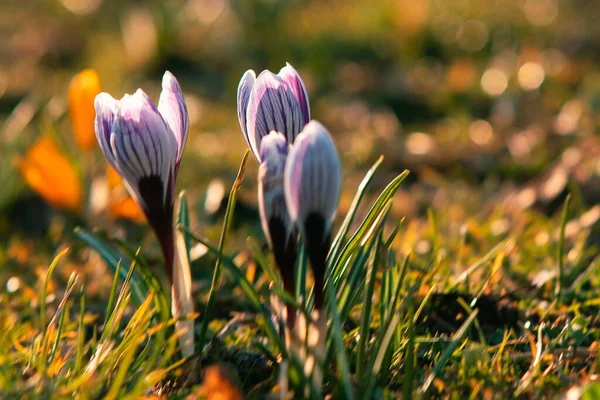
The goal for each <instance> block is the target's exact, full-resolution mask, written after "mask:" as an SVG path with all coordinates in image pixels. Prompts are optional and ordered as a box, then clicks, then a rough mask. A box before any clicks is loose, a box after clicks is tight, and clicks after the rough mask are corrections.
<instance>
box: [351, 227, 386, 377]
mask: <svg viewBox="0 0 600 400" xmlns="http://www.w3.org/2000/svg"><path fill="white" fill-rule="evenodd" d="M380 247H381V233H378V234H377V238H376V239H375V252H374V254H373V257H372V261H371V262H370V263H369V265H368V267H367V276H366V282H365V285H366V288H367V290H365V292H364V293H365V295H364V298H363V305H362V315H361V323H360V330H359V340H358V350H357V352H356V376H357V377H358V379H359V380H362V379H363V367H364V358H365V350H366V348H367V342H368V341H369V340H370V338H371V329H370V325H371V315H372V302H373V292H374V291H375V281H376V280H377V279H376V277H377V269H378V267H379V264H380V259H381V249H380Z"/></svg>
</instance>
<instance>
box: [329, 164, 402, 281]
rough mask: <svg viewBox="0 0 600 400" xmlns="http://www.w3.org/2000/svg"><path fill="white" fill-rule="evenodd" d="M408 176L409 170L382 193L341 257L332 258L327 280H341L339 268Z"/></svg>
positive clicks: (395, 179)
mask: <svg viewBox="0 0 600 400" xmlns="http://www.w3.org/2000/svg"><path fill="white" fill-rule="evenodd" d="M407 176H408V170H404V172H402V173H401V174H400V175H398V176H397V177H396V178H394V179H393V180H392V181H391V182H390V183H389V184H388V185H387V187H386V188H385V189H384V190H383V192H381V194H380V195H379V197H378V198H377V200H376V201H375V203H374V204H373V206H372V207H371V209H370V210H369V212H368V213H367V216H366V217H365V218H364V219H363V221H362V222H361V224H360V226H359V227H358V229H357V230H356V232H355V233H354V235H352V237H351V238H350V239H349V240H348V242H347V243H346V245H345V246H344V247H343V249H342V250H341V254H340V255H339V257H336V258H331V262H330V263H329V264H328V265H329V268H328V269H327V270H328V271H329V272H328V274H327V279H331V278H333V279H334V280H339V276H338V274H339V266H340V265H343V264H344V262H345V259H346V258H347V257H349V256H350V254H351V253H352V252H353V251H354V249H355V248H356V247H357V246H358V245H359V243H360V242H361V241H362V239H363V237H364V235H365V234H366V233H367V232H368V231H369V230H370V227H371V225H372V223H373V221H374V220H375V219H376V218H377V217H378V216H379V214H380V212H381V209H382V208H383V207H385V206H386V204H387V203H388V202H389V201H390V200H391V199H392V197H393V196H394V194H395V193H396V191H397V190H398V188H399V187H400V184H401V183H402V181H404V179H406V177H407Z"/></svg>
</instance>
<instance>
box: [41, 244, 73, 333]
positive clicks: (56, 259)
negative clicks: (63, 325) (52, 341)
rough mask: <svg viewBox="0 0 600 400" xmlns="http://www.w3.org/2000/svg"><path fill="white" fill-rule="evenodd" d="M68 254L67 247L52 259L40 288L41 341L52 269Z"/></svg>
mask: <svg viewBox="0 0 600 400" xmlns="http://www.w3.org/2000/svg"><path fill="white" fill-rule="evenodd" d="M68 252H69V248H68V247H67V248H66V249H64V250H62V251H61V252H60V253H58V254H57V255H56V257H54V259H53V260H52V263H50V266H49V267H48V272H47V273H46V278H45V279H44V285H43V286H42V292H41V293H40V326H41V328H42V329H43V334H42V341H43V340H44V337H45V336H46V298H47V297H48V287H49V286H50V280H51V279H52V274H53V273H54V269H55V268H56V266H57V265H58V262H59V261H60V259H61V258H63V257H64V256H65V254H67V253H68Z"/></svg>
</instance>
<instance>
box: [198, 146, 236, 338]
mask: <svg viewBox="0 0 600 400" xmlns="http://www.w3.org/2000/svg"><path fill="white" fill-rule="evenodd" d="M247 160H248V150H246V153H244V157H243V158H242V162H241V164H240V168H239V170H238V174H237V177H236V178H235V181H234V182H233V186H232V187H231V192H230V193H229V200H228V202H227V208H226V210H225V218H224V221H223V228H222V230H221V238H220V239H219V254H218V255H217V262H216V264H215V271H214V274H213V279H212V283H211V285H210V292H209V295H208V302H207V304H206V309H205V312H204V318H203V321H202V327H201V329H200V339H199V343H200V348H201V349H202V348H203V347H204V340H205V337H206V332H207V330H208V322H209V321H210V313H211V311H212V307H213V303H214V301H215V294H216V291H217V288H218V286H219V283H220V281H221V273H222V271H223V256H222V255H223V250H224V248H225V241H226V239H227V233H228V231H229V225H230V224H231V221H232V219H233V210H234V208H235V203H236V199H237V193H238V190H239V189H240V185H241V184H242V180H243V179H244V172H245V170H246V161H247Z"/></svg>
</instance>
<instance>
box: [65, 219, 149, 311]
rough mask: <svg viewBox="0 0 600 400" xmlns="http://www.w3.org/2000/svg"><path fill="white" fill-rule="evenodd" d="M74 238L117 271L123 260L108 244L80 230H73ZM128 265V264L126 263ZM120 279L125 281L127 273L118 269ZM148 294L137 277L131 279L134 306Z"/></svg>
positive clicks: (141, 301) (140, 302)
mask: <svg viewBox="0 0 600 400" xmlns="http://www.w3.org/2000/svg"><path fill="white" fill-rule="evenodd" d="M74 234H75V236H77V237H78V238H79V239H81V240H82V241H84V242H85V243H87V245H88V246H90V247H91V248H93V249H94V250H96V251H97V252H98V254H100V256H101V257H102V259H104V261H105V262H106V264H107V265H108V266H109V268H110V269H112V270H113V272H115V271H116V270H117V266H118V265H119V260H121V259H122V258H123V256H122V255H121V254H119V253H118V252H117V251H115V250H114V249H113V248H111V247H110V246H109V245H108V243H106V242H105V241H104V240H102V239H100V238H99V237H98V236H97V235H95V234H93V233H91V232H88V231H86V230H84V229H82V228H75V230H74ZM127 263H129V262H127ZM120 274H121V279H125V277H126V276H127V271H125V270H123V269H122V268H121V269H120ZM147 293H148V290H147V288H144V283H143V281H142V280H141V279H140V278H139V277H138V276H137V274H136V275H135V276H132V277H131V295H132V296H133V300H134V302H135V303H136V304H138V305H139V304H142V303H143V302H144V299H145V298H146V295H147Z"/></svg>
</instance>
